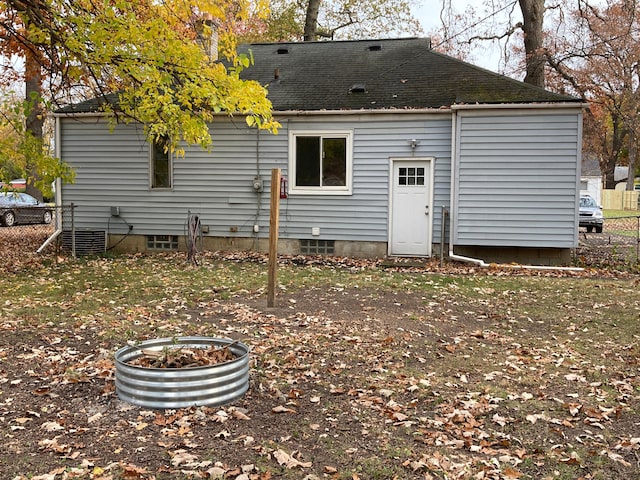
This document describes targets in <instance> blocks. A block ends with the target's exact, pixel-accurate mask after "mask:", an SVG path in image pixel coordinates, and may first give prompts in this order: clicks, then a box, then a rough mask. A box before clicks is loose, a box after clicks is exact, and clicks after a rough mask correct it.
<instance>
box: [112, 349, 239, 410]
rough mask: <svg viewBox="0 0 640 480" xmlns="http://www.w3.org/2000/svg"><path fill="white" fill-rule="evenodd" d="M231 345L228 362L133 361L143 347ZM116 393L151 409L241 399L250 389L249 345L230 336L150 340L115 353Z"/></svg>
mask: <svg viewBox="0 0 640 480" xmlns="http://www.w3.org/2000/svg"><path fill="white" fill-rule="evenodd" d="M212 346H215V347H216V348H223V347H225V346H229V349H230V350H231V353H233V355H234V356H235V357H236V358H234V359H233V360H230V361H228V362H224V363H219V364H216V365H206V366H200V367H190V368H148V367H142V366H139V365H132V364H130V363H129V362H131V361H133V360H135V359H137V358H139V357H141V356H143V353H142V350H156V351H162V350H163V349H165V348H179V347H183V348H191V349H195V348H203V349H208V348H211V347H212ZM115 362H116V393H117V394H118V398H120V400H122V401H124V402H128V403H132V404H134V405H139V406H142V407H148V408H182V407H192V406H218V405H224V404H227V403H231V402H233V401H234V400H237V399H238V398H241V397H242V396H243V395H244V394H245V392H246V391H247V390H248V388H249V347H248V346H247V345H245V344H244V343H241V342H236V341H233V340H231V339H228V338H212V337H174V338H159V339H154V340H147V341H144V342H140V343H138V344H136V345H132V346H127V347H123V348H121V349H120V350H118V351H117V352H116V354H115Z"/></svg>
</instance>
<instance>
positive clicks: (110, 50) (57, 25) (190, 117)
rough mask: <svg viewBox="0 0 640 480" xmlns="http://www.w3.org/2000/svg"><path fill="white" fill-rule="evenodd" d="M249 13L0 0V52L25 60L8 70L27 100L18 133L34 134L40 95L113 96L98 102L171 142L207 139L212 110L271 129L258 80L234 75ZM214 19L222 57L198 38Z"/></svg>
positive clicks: (223, 4) (180, 5) (207, 7)
mask: <svg viewBox="0 0 640 480" xmlns="http://www.w3.org/2000/svg"><path fill="white" fill-rule="evenodd" d="M256 5H257V10H256V11H254V13H256V14H257V15H258V16H260V15H262V16H264V15H266V10H265V5H264V4H263V3H261V2H260V3H257V4H256ZM261 9H262V11H261ZM248 14H249V12H248V3H247V2H236V1H233V0H191V1H184V0H164V1H155V0H137V1H135V2H130V1H128V0H110V1H106V2H94V1H92V0H48V1H43V0H0V38H1V39H2V40H1V42H0V47H1V50H0V52H1V53H2V54H3V56H4V58H5V59H7V58H12V56H14V57H15V56H16V55H17V56H20V57H21V58H22V59H23V65H24V69H23V70H22V72H19V71H16V74H15V75H14V79H13V80H14V81H16V80H21V81H23V82H25V86H26V87H25V90H26V91H27V100H28V105H27V104H25V106H24V112H25V126H26V128H25V130H24V132H18V133H19V135H22V134H24V135H25V137H32V138H39V139H40V140H41V139H42V120H43V118H44V117H43V115H42V109H41V106H42V105H44V103H43V101H44V100H45V99H46V100H47V101H48V102H50V103H51V104H52V105H53V106H54V107H55V106H61V105H64V104H67V103H70V102H76V101H80V100H83V99H88V98H103V99H107V98H111V99H113V100H117V101H104V102H103V103H102V105H101V108H103V109H104V110H105V111H107V112H110V113H112V114H113V116H112V117H111V118H112V119H113V121H125V122H127V121H138V122H141V123H142V124H144V126H145V132H146V134H147V135H148V136H149V137H150V138H153V139H158V138H160V137H165V136H166V137H168V138H169V139H170V144H169V146H170V148H171V149H178V151H179V148H178V145H179V142H180V141H184V142H187V143H189V144H199V145H201V146H203V147H207V146H208V145H209V144H210V143H211V137H210V134H209V130H208V125H207V124H208V122H210V121H211V120H212V119H213V116H214V115H215V114H217V113H219V112H227V113H228V114H230V115H232V114H234V113H239V114H244V115H246V119H247V123H248V124H249V125H252V126H256V127H258V128H264V129H270V130H275V129H276V128H277V123H276V122H274V121H273V118H272V116H271V104H270V102H269V101H268V100H267V98H266V91H265V89H264V88H263V87H261V86H260V85H259V84H257V83H256V82H251V81H244V80H241V79H240V77H239V75H240V72H241V71H242V70H243V69H244V68H247V67H248V66H249V65H250V63H251V62H250V59H249V58H248V57H245V56H238V55H236V53H235V46H236V44H235V34H234V31H235V30H236V27H237V24H239V23H240V22H242V21H245V20H246V19H247V18H248ZM203 20H205V21H203ZM214 29H215V30H216V31H215V33H216V34H217V35H218V37H219V51H220V52H221V54H222V55H223V56H224V57H225V58H226V60H227V65H229V66H228V67H225V66H224V65H223V64H222V63H221V62H218V61H216V58H211V56H210V55H208V53H207V52H205V51H203V49H202V48H201V47H200V46H198V45H197V42H196V40H197V38H198V34H200V35H201V36H202V35H203V34H204V35H212V34H214V31H213V30H214ZM109 95H111V97H109ZM9 124H11V122H9ZM42 147H43V148H44V145H42ZM1 157H2V156H0V158H1ZM32 174H33V172H32V169H30V168H27V172H26V175H28V176H32Z"/></svg>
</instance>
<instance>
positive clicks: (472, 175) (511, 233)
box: [454, 110, 582, 248]
mask: <svg viewBox="0 0 640 480" xmlns="http://www.w3.org/2000/svg"><path fill="white" fill-rule="evenodd" d="M581 122H582V117H581V113H580V112H579V111H578V110H575V111H574V112H570V111H569V112H567V111H564V112H559V113H554V112H552V111H548V110H540V111H537V112H528V113H527V114H526V115H522V114H515V113H514V114H505V113H502V114H499V115H498V114H493V115H487V114H485V115H482V114H473V115H464V114H460V115H459V117H458V122H457V123H458V128H459V141H458V143H457V149H458V152H459V156H458V158H457V160H456V162H457V164H456V170H457V178H456V199H457V200H456V202H457V203H456V206H455V227H454V228H455V229H454V242H455V244H458V245H480V246H515V247H557V248H573V247H574V246H575V242H576V238H577V237H576V235H577V233H576V232H577V231H578V227H577V216H576V204H577V195H578V189H577V187H576V186H577V184H578V179H579V172H578V168H577V166H578V165H580V158H579V152H580V148H581V145H580V135H581Z"/></svg>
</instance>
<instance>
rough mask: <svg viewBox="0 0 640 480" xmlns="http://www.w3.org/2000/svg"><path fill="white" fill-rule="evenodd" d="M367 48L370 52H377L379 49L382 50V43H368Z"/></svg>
mask: <svg viewBox="0 0 640 480" xmlns="http://www.w3.org/2000/svg"><path fill="white" fill-rule="evenodd" d="M368 49H369V51H370V52H379V51H380V50H382V45H380V44H376V45H369V47H368Z"/></svg>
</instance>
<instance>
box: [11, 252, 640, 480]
mask: <svg viewBox="0 0 640 480" xmlns="http://www.w3.org/2000/svg"><path fill="white" fill-rule="evenodd" d="M202 260H203V262H202V265H200V266H197V267H195V266H192V265H190V264H188V263H186V261H185V256H184V254H167V255H131V256H119V257H113V258H92V259H89V258H85V259H78V260H73V259H62V258H61V259H58V262H57V263H55V262H52V263H51V264H50V265H34V266H32V267H26V268H25V269H22V270H20V271H18V272H15V273H11V272H7V273H5V274H3V275H2V276H0V278H1V279H0V298H1V299H2V303H1V304H0V327H1V332H2V337H1V339H0V432H1V433H2V438H3V442H4V445H3V448H2V449H0V471H2V472H4V473H3V475H4V476H3V478H8V479H40V480H45V479H46V480H59V479H67V478H81V479H103V480H107V479H110V480H113V479H116V480H117V479H131V478H134V479H147V480H151V479H175V478H185V479H187V478H194V479H200V478H233V479H240V478H242V479H258V480H267V479H274V478H283V479H302V478H306V479H309V480H312V479H318V478H327V479H345V480H346V479H393V478H397V479H414V478H420V479H445V478H446V479H453V478H455V479H470V480H471V479H536V480H539V479H548V480H552V479H554V480H555V479H560V480H562V479H566V480H569V479H572V480H573V479H579V478H581V479H591V480H594V479H601V480H611V479H631V478H637V474H638V471H640V416H639V413H640V328H639V327H638V322H639V317H640V289H639V288H638V281H639V280H640V278H639V277H637V276H634V275H631V274H617V275H618V276H614V275H613V274H608V273H607V272H597V271H593V270H587V271H585V272H581V273H571V272H562V273H559V272H557V273H556V272H552V271H544V272H535V271H531V272H522V271H517V272H516V271H510V270H496V269H488V270H478V269H476V268H473V267H470V266H467V265H458V264H448V265H445V267H444V268H443V269H440V268H439V267H438V265H437V262H434V263H433V264H432V263H429V262H427V263H425V264H424V266H418V267H415V266H414V267H411V268H402V267H389V266H386V265H385V266H383V265H382V264H379V263H377V262H375V261H366V260H350V259H343V258H327V259H319V258H315V257H308V258H305V257H295V258H282V261H281V264H280V266H279V269H278V294H277V297H276V299H277V305H276V306H275V307H271V308H268V307H267V306H266V303H267V302H266V291H265V288H266V284H267V265H266V263H265V259H264V258H263V257H261V256H260V255H248V254H242V253H239V254H226V255H222V254H209V255H205V256H204V257H203V259H202ZM185 335H207V336H214V337H229V338H233V339H237V340H241V341H243V342H245V343H246V344H248V345H249V346H250V348H251V377H250V388H249V391H248V392H247V394H246V395H245V396H244V397H243V398H242V399H241V400H239V401H237V402H234V404H232V405H226V406H222V407H190V408H183V409H176V410H166V411H165V410H162V411H154V410H151V409H147V408H141V407H137V406H135V405H130V404H127V403H125V402H121V401H120V400H119V399H118V397H117V395H116V392H115V384H114V366H113V354H114V352H115V351H116V350H117V349H118V348H120V347H122V346H123V345H126V344H127V343H131V342H136V341H141V340H145V339H149V338H156V337H175V336H185Z"/></svg>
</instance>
